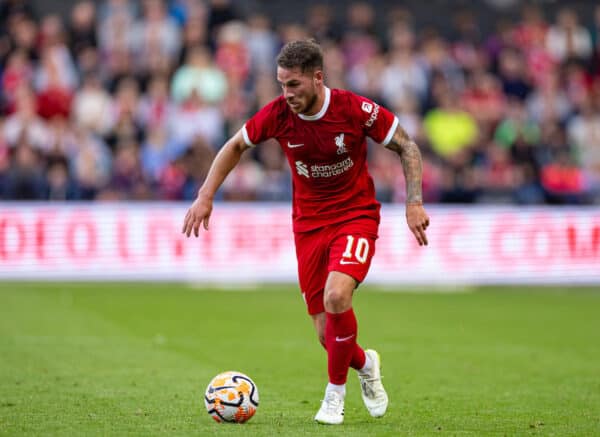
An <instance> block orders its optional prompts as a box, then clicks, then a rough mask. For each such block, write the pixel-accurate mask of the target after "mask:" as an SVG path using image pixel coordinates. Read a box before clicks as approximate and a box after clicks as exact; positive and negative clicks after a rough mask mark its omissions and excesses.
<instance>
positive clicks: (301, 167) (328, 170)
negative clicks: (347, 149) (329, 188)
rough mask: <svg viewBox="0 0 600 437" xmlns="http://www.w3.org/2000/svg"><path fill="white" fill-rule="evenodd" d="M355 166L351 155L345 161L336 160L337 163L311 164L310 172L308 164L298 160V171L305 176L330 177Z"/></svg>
mask: <svg viewBox="0 0 600 437" xmlns="http://www.w3.org/2000/svg"><path fill="white" fill-rule="evenodd" d="M353 166H354V162H353V161H352V159H351V158H350V157H348V158H346V159H344V160H343V161H340V162H336V163H335V164H320V165H316V164H315V165H311V166H310V172H309V169H308V165H306V164H305V163H303V162H302V161H296V172H297V173H298V174H299V175H300V176H304V177H305V178H311V177H313V178H330V177H332V176H337V175H340V174H342V173H344V172H346V171H348V170H349V169H351V168H352V167H353Z"/></svg>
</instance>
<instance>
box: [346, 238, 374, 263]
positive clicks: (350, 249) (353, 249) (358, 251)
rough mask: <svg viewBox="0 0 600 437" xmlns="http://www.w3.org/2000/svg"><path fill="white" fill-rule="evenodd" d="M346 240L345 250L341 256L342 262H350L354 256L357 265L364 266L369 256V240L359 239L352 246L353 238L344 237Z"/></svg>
mask: <svg viewBox="0 0 600 437" xmlns="http://www.w3.org/2000/svg"><path fill="white" fill-rule="evenodd" d="M346 239H347V240H348V242H347V243H346V250H344V253H343V254H342V260H351V259H352V256H353V255H354V257H355V258H356V260H357V261H358V262H359V263H361V264H364V263H365V262H366V261H367V257H368V256H369V240H367V239H366V238H364V237H360V238H359V239H358V240H356V244H354V241H355V238H354V237H353V236H352V235H346Z"/></svg>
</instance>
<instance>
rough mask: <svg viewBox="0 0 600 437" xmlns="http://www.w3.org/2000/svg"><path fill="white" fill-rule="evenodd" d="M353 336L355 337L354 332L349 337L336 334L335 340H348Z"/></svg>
mask: <svg viewBox="0 0 600 437" xmlns="http://www.w3.org/2000/svg"><path fill="white" fill-rule="evenodd" d="M352 337H354V334H352V335H349V336H348V337H338V336H337V335H336V336H335V341H346V340H350V339H351V338H352Z"/></svg>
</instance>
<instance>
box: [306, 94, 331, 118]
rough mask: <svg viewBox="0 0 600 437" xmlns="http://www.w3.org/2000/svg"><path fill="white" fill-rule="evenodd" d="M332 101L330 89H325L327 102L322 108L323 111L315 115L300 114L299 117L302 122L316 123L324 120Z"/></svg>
mask: <svg viewBox="0 0 600 437" xmlns="http://www.w3.org/2000/svg"><path fill="white" fill-rule="evenodd" d="M330 100H331V90H330V89H329V88H327V87H325V101H324V102H323V106H322V107H321V110H320V111H319V112H317V113H316V114H315V115H304V114H298V117H300V118H301V119H302V120H306V121H315V120H318V119H320V118H322V117H323V116H324V115H325V113H326V112H327V108H329V101H330Z"/></svg>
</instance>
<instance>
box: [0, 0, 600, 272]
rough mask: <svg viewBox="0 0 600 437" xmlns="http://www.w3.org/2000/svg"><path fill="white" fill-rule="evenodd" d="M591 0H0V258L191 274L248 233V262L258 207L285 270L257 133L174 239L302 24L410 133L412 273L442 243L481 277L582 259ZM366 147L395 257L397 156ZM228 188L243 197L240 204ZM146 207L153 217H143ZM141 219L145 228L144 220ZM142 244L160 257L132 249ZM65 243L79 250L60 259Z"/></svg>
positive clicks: (270, 249) (597, 106) (597, 197)
mask: <svg viewBox="0 0 600 437" xmlns="http://www.w3.org/2000/svg"><path fill="white" fill-rule="evenodd" d="M595 3H596V2H594V1H579V2H576V3H575V4H573V5H569V4H566V3H565V2H558V1H534V2H522V1H517V0H487V1H480V2H470V1H441V0H438V1H435V2H419V1H403V2H393V1H370V2H344V1H321V2H318V1H305V2H295V3H293V4H285V5H284V4H283V3H281V2H273V1H229V0H171V1H167V0H143V1H128V0H106V1H41V0H37V1H34V0H3V1H2V2H0V4H1V18H0V20H1V22H0V79H1V83H0V85H1V89H0V199H1V200H2V209H1V211H0V256H1V257H2V260H3V261H2V263H0V273H1V274H2V275H6V276H9V277H15V276H22V275H25V276H26V275H28V272H31V271H34V272H37V273H39V268H42V269H47V270H48V272H47V273H48V274H58V273H57V272H59V271H60V268H59V269H57V265H59V266H64V269H65V270H64V273H65V274H66V276H67V277H68V276H70V275H73V274H74V275H77V274H83V273H82V272H88V273H87V274H89V275H92V274H94V275H99V274H100V275H101V274H105V273H106V271H100V270H98V266H99V264H98V263H104V264H101V265H107V264H106V263H112V264H111V265H113V266H114V267H112V268H119V267H120V266H121V267H122V266H124V264H123V263H122V260H123V259H132V257H133V255H132V253H137V254H138V257H141V258H140V261H139V269H140V270H139V272H146V271H149V272H150V273H152V274H155V275H158V273H156V272H157V269H158V270H160V269H161V268H166V267H165V265H170V267H169V268H166V269H167V271H168V272H170V273H169V274H167V275H166V277H170V278H177V277H178V275H179V274H180V271H178V270H180V269H181V266H182V265H184V266H188V267H186V269H187V270H189V271H190V274H192V275H199V273H198V270H200V271H207V272H210V274H212V273H214V271H215V269H218V265H216V264H214V265H211V264H209V263H207V261H206V259H208V258H210V259H216V258H222V259H230V258H231V256H232V255H231V253H238V249H242V251H243V250H250V251H251V253H250V255H249V256H250V258H251V259H250V260H248V261H247V263H246V264H244V265H246V266H247V268H248V270H249V271H250V272H254V273H255V274H254V276H253V278H254V279H262V276H261V275H259V274H258V273H256V271H257V270H256V264H257V263H256V262H255V261H253V260H255V259H256V256H261V253H262V252H260V251H258V252H257V251H256V250H255V249H256V247H257V246H260V245H261V244H262V243H258V242H257V239H260V237H261V236H262V235H265V233H271V235H273V232H274V231H273V229H274V228H275V229H276V228H277V226H279V227H280V228H281V232H280V233H279V234H278V233H277V232H275V234H274V235H277V239H278V241H282V242H281V244H279V243H277V244H279V246H273V244H275V243H265V244H267V246H265V247H266V249H264V250H263V252H265V253H268V254H272V255H274V257H275V258H276V259H282V258H283V259H288V260H289V262H288V263H286V264H283V265H279V266H278V267H277V266H276V268H271V269H268V272H266V273H267V275H266V276H267V279H272V280H275V279H276V280H281V279H286V280H291V281H293V280H294V279H295V266H294V259H293V248H292V246H291V244H290V241H291V240H290V238H291V236H290V235H288V234H289V225H288V223H289V201H290V199H291V184H290V174H289V168H288V166H287V164H286V162H285V159H284V156H283V153H282V151H281V150H280V148H279V146H278V145H277V144H276V142H275V141H271V142H267V143H265V144H262V145H261V146H260V147H257V148H256V149H254V150H252V151H251V152H249V153H247V154H246V155H245V156H244V159H243V161H242V162H241V163H240V165H239V166H238V168H237V169H236V170H235V171H234V173H232V174H231V176H230V177H229V178H228V179H227V181H226V182H225V184H224V186H223V188H222V190H220V192H219V195H218V200H219V201H224V202H227V205H229V206H228V208H224V207H222V206H221V205H219V206H218V207H217V208H216V210H217V216H216V217H215V219H214V220H213V222H215V226H217V229H216V230H215V232H216V234H217V235H221V234H220V233H219V230H218V229H219V228H218V226H219V225H218V223H219V220H221V219H220V218H219V217H220V216H219V215H218V214H219V213H220V211H223V214H224V215H225V216H227V217H231V223H229V222H227V223H228V224H227V225H222V226H223V229H225V228H224V227H225V226H228V228H227V229H226V230H224V231H223V232H222V236H221V237H218V238H212V237H207V236H204V237H203V238H204V240H201V242H200V243H197V242H196V243H190V242H184V241H183V240H181V239H180V238H179V237H178V236H177V235H176V234H177V231H178V227H179V225H180V222H181V220H182V217H183V214H184V213H185V208H186V206H187V205H188V204H189V202H190V201H191V200H192V199H193V198H194V197H195V194H196V192H197V189H198V187H199V186H200V184H201V183H202V181H203V180H204V177H205V176H206V173H207V170H208V168H209V165H210V163H211V161H212V159H213V157H214V156H215V153H216V151H217V150H218V149H219V147H220V146H221V145H222V144H223V142H224V140H225V139H227V138H228V137H229V136H230V135H232V134H233V133H235V132H236V131H237V130H238V129H239V128H240V127H241V125H242V124H243V123H244V121H245V120H246V119H247V118H248V117H250V116H251V115H252V114H253V113H254V112H255V111H256V110H257V109H259V108H260V107H261V106H263V105H264V104H266V103H267V102H269V101H270V100H271V99H273V98H275V97H276V96H277V95H278V93H279V89H278V87H277V84H276V81H275V61H274V58H275V56H276V54H277V53H278V51H279V49H280V48H281V46H282V44H284V43H285V42H287V41H290V40H293V39H298V38H308V37H314V38H316V39H317V40H318V41H319V42H320V43H321V44H322V46H323V49H324V52H325V61H326V83H327V84H328V85H329V86H330V87H340V88H347V89H351V90H353V91H355V92H357V93H359V94H362V95H364V96H367V97H369V98H371V99H374V100H375V101H377V102H379V103H381V104H383V105H385V106H386V107H388V108H390V109H391V110H393V111H394V112H395V113H396V114H397V116H398V118H399V119H400V123H401V124H402V126H403V127H404V128H405V129H406V130H407V131H408V132H409V133H410V134H411V135H412V136H413V137H414V138H415V139H416V140H417V142H418V144H419V145H420V146H421V149H422V152H423V157H424V178H423V186H424V198H425V201H426V202H427V203H428V205H430V208H431V213H432V216H433V217H432V218H433V221H432V223H434V225H433V227H432V231H431V232H432V233H433V235H432V239H431V240H432V249H431V250H430V251H429V252H426V255H425V256H424V257H423V256H420V259H424V261H422V263H421V264H419V265H417V266H415V269H416V270H415V271H416V272H421V274H422V277H423V280H425V279H431V271H432V270H431V269H434V270H435V269H437V270H435V271H439V269H440V268H442V267H441V265H440V263H446V262H447V263H450V264H452V266H451V267H448V268H447V270H448V272H449V273H452V274H453V272H455V271H456V265H455V264H456V263H457V262H458V261H457V260H458V259H463V260H464V266H465V269H468V270H471V273H470V274H469V276H470V277H472V279H474V278H476V277H479V278H480V280H483V281H484V282H486V280H485V279H482V269H483V273H485V271H486V269H492V268H494V269H495V270H494V271H495V272H496V273H495V275H494V278H497V280H500V281H501V282H504V281H506V280H508V281H509V282H510V280H511V277H512V278H515V279H514V280H515V281H516V280H519V281H520V280H524V279H527V278H529V279H530V280H531V279H533V280H535V279H536V278H538V279H539V280H542V281H543V280H544V279H547V278H548V275H547V272H545V271H544V269H546V270H552V271H554V272H559V273H556V275H557V278H558V279H559V278H561V277H563V278H564V275H565V274H566V275H570V276H572V277H574V278H576V279H579V280H583V281H587V282H589V281H592V282H594V281H597V280H598V278H599V275H600V273H598V271H600V268H597V267H598V263H599V262H600V258H599V257H600V224H599V223H600V217H599V212H598V206H597V205H598V204H600V6H598V5H597V4H595ZM369 150H370V152H369V154H370V155H369V169H370V171H371V174H372V176H373V178H374V180H375V183H376V188H377V196H378V198H379V200H380V201H381V202H384V204H385V207H384V224H383V228H382V235H390V234H391V233H395V234H394V235H395V236H392V237H388V238H385V239H384V238H382V239H381V240H380V241H381V243H380V245H381V247H382V251H386V250H387V251H388V252H389V253H390V256H389V258H390V260H392V261H390V262H389V263H387V264H386V265H385V266H384V265H381V268H380V270H381V271H384V270H386V269H390V268H392V267H393V265H394V264H393V263H400V261H397V260H398V259H401V258H407V259H410V260H413V261H414V257H412V256H410V253H413V252H414V250H415V248H414V247H413V246H412V241H411V240H410V238H412V237H410V236H408V235H407V233H408V231H407V229H406V228H405V227H403V226H404V219H403V208H402V203H403V201H404V195H405V188H404V177H403V173H402V167H401V164H400V160H399V159H397V158H395V157H394V156H392V155H390V152H389V151H387V150H385V149H384V148H382V147H381V146H378V145H374V144H371V145H370V149H369ZM8 201H39V203H23V202H19V203H12V202H8ZM64 201H66V202H65V203H62V202H64ZM71 201H78V202H71ZM82 201H84V202H85V203H82ZM100 201H103V202H102V203H100ZM106 201H110V202H111V203H110V206H107V205H109V204H108V203H107V202H106ZM130 201H137V203H134V204H132V203H131V202H130ZM178 201H182V202H180V203H171V202H178ZM279 201H282V202H284V203H282V205H279V204H274V203H272V202H279ZM47 202H51V203H47ZM88 202H91V203H88ZM112 202H117V204H114V203H112ZM119 202H123V203H119ZM125 202H127V203H125ZM165 202H168V203H165ZM239 202H254V203H252V204H251V205H253V206H248V204H246V203H244V204H241V203H239ZM256 202H259V203H256ZM448 204H452V206H450V205H448ZM467 204H475V205H471V206H469V207H467V206H466V205H467ZM394 205H399V206H397V207H396V206H394ZM435 205H438V206H435ZM444 205H446V206H444ZM554 205H561V206H562V208H559V209H553V208H554ZM565 205H566V206H565ZM236 208H242V209H243V211H244V212H243V213H244V214H247V212H245V211H253V215H252V214H250V217H255V216H257V217H259V218H256V219H252V218H246V219H245V220H244V223H239V222H240V221H241V220H239V217H240V210H238V209H236ZM74 210H75V212H73V211H74ZM227 211H228V212H227ZM261 211H263V212H264V214H263V213H261ZM119 214H121V215H120V216H119ZM157 214H158V215H160V214H162V215H163V218H162V219H160V218H159V220H163V222H162V223H163V225H164V226H163V227H162V228H161V227H160V226H159V227H158V228H157V227H156V224H155V223H150V224H148V223H147V221H145V220H146V219H147V218H148V217H154V218H156V217H157ZM228 214H229V215H228ZM265 214H267V215H268V218H265V216H264V215H265ZM273 214H274V215H273ZM540 214H541V216H540ZM386 216H387V217H386ZM82 217H83V218H82ZM236 217H237V218H238V219H237V220H236ZM273 217H275V218H273ZM540 217H541V218H540ZM140 220H141V221H140ZM223 220H226V219H223ZM253 220H254V221H253ZM386 220H387V221H386ZM221 223H222V221H221ZM393 223H396V224H398V223H399V224H400V225H401V226H397V225H392V224H393ZM125 224H126V225H125ZM238 225H245V226H246V228H242V229H241V230H240V228H239V226H238ZM253 226H254V227H256V229H254V228H252V227H253ZM388 228H389V231H387V230H386V229H388ZM156 229H165V231H164V232H162V231H161V232H158V234H157V236H149V235H155V234H156ZM248 229H251V230H250V231H248ZM252 229H254V230H252ZM267 230H268V231H269V232H267ZM237 233H240V234H243V235H244V236H245V237H244V238H245V239H244V238H242V240H240V239H239V238H237V237H234V236H232V235H234V234H237ZM437 233H439V235H438V234H437ZM396 234H397V235H396ZM467 234H468V237H467ZM248 235H250V237H248ZM436 238H437V240H436ZM209 240H210V241H211V242H212V243H211V244H210V245H209V244H208V243H207V241H209ZM69 241H71V243H69ZM215 241H216V242H215ZM240 241H241V242H240ZM103 245H105V246H106V247H105V246H103ZM385 245H388V246H385ZM108 246H110V247H109V248H107V247H108ZM149 247H150V249H149ZM152 247H154V249H151V248H152ZM224 247H232V248H233V249H231V250H225V249H223V248H224ZM253 248H254V249H253ZM386 248H387V249H386ZM252 250H255V251H254V252H252ZM261 250H262V249H261ZM279 250H281V251H282V252H279ZM153 251H154V252H156V254H158V255H157V256H159V258H160V257H161V256H162V257H164V258H162V259H160V260H158V261H156V263H155V264H154V265H151V264H148V260H147V259H146V258H148V257H150V255H148V254H149V253H154V252H153ZM406 251H409V252H407V253H408V255H407V254H405V253H404V252H406ZM196 252H197V255H191V254H190V253H194V254H196ZM173 253H175V254H179V255H177V256H180V257H182V258H184V259H185V260H186V261H185V262H182V261H181V260H180V259H178V258H173V257H174V255H173ZM459 253H460V254H462V255H461V256H460V257H459V256H458V255H457V254H459ZM281 254H285V256H284V255H281ZM465 254H470V255H468V256H467V255H465ZM142 255H143V256H142ZM240 256H241V255H240ZM94 257H96V258H94ZM144 257H145V258H144ZM198 257H200V260H199V259H198ZM142 258H143V260H142ZM376 258H377V257H376ZM417 258H419V257H417ZM532 258H533V261H532V260H531V259H532ZM558 258H560V260H558V261H557V259H558ZM74 259H82V260H83V261H82V262H88V263H90V264H92V265H90V266H88V267H87V268H88V270H86V269H83V270H78V271H76V272H73V273H69V272H72V271H73V270H74V269H72V263H73V262H74ZM101 259H102V260H104V261H101ZM52 260H54V261H52ZM85 260H87V261H85ZM89 260H93V261H89ZM393 260H395V261H393ZM440 260H441V261H440ZM482 260H485V261H482ZM507 260H508V261H507ZM51 261H52V262H54V264H52V263H51ZM476 261H479V262H481V263H483V264H482V265H481V266H480V267H478V268H475V267H476V266H474V265H473V263H474V262H476ZM240 262H241V261H240ZM490 262H491V263H495V264H497V266H496V267H490V265H489V264H490ZM523 262H525V263H531V262H533V263H534V264H532V265H529V264H527V265H526V266H521V268H522V269H524V270H523V271H524V272H526V273H528V275H529V276H527V277H520V276H519V275H518V274H517V273H518V272H514V271H511V270H509V271H505V270H502V268H501V265H505V266H506V265H508V266H511V268H517V267H518V266H519V265H521V264H522V263H523ZM169 263H170V264H169ZM565 263H566V264H565ZM569 263H570V264H569ZM573 263H574V264H573ZM582 263H583V264H584V266H582ZM586 263H587V264H586ZM378 265H379V264H376V265H375V271H376V272H377V271H379V270H378V269H379V268H378V267H377V266H378ZM202 266H204V268H203V267H202ZM536 266H537V267H536ZM586 266H587V267H586ZM594 267H596V268H594ZM123 268H124V267H123ZM223 268H225V267H223ZM94 269H95V270H94ZM124 269H125V268H124ZM504 269H505V267H504ZM536 269H537V270H536ZM539 269H542V271H541V272H540V271H539ZM557 269H558V270H557ZM578 269H580V270H581V269H582V270H581V271H585V272H587V273H585V274H583V279H582V274H581V271H580V270H578ZM586 269H587V270H586ZM126 270H127V272H131V270H130V269H129V268H128V269H126ZM224 271H226V270H224ZM273 271H278V272H282V271H284V272H286V273H284V274H282V275H279V276H277V278H274V277H273V273H272V272H273ZM17 272H19V273H17ZM521 273H522V272H521ZM207 274H208V273H207ZM210 274H209V276H210ZM200 275H201V274H200ZM511 275H512V276H511ZM586 275H587V276H586ZM590 275H591V276H590ZM118 276H119V275H118ZM126 276H127V275H126ZM484 276H485V275H484ZM371 277H374V278H375V279H377V278H381V277H382V276H381V274H374V275H371ZM459 277H460V274H459ZM211 278H212V276H211ZM586 278H587V279H586ZM212 279H219V277H217V278H212ZM445 280H448V278H445ZM565 280H566V279H565Z"/></svg>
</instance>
